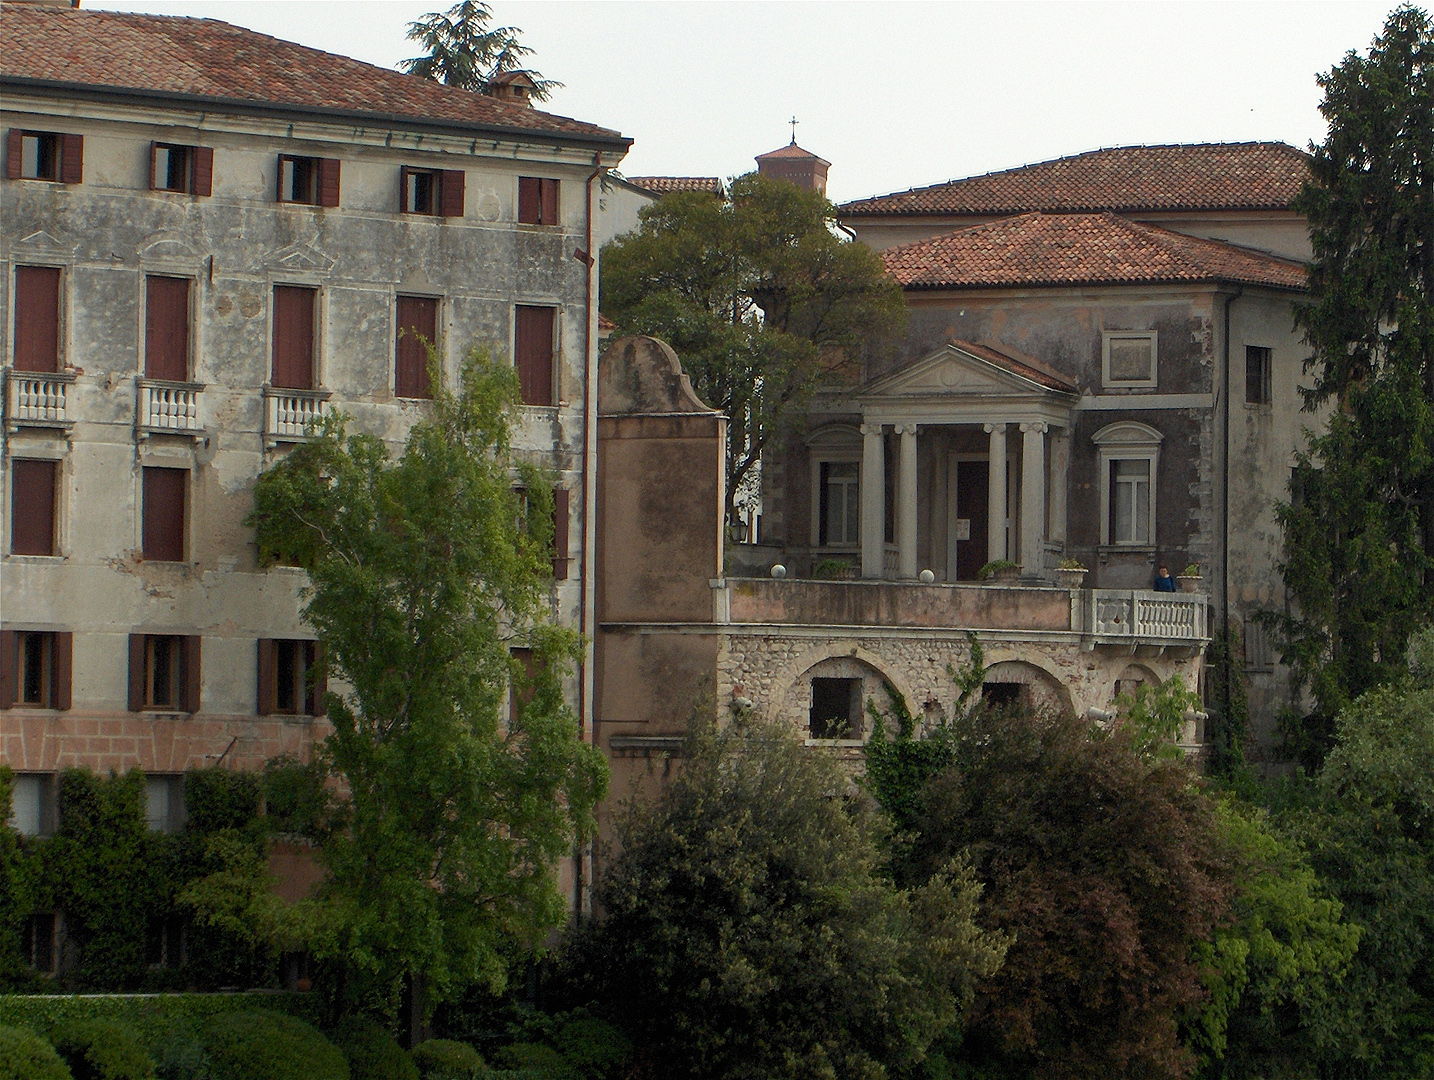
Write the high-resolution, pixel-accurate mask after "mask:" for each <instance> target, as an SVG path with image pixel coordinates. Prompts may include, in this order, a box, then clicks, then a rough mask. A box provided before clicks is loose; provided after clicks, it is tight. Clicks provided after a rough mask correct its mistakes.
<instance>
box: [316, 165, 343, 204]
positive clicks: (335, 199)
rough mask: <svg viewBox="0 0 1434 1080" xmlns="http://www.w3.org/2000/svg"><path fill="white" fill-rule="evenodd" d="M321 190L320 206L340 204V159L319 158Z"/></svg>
mask: <svg viewBox="0 0 1434 1080" xmlns="http://www.w3.org/2000/svg"><path fill="white" fill-rule="evenodd" d="M318 164H319V191H318V202H319V205H320V206H338V204H339V159H338V158H329V157H326V158H319V159H318Z"/></svg>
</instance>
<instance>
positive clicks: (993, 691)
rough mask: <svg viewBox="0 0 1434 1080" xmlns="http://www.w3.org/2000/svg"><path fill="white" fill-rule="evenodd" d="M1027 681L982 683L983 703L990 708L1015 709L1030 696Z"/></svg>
mask: <svg viewBox="0 0 1434 1080" xmlns="http://www.w3.org/2000/svg"><path fill="white" fill-rule="evenodd" d="M1029 696H1030V695H1029V693H1028V692H1027V689H1026V684H1025V683H1018V682H988V683H982V684H981V703H982V704H983V705H985V706H986V708H988V709H1014V708H1017V707H1018V706H1020V705H1022V704H1024V703H1025V702H1026V700H1027V699H1028V697H1029Z"/></svg>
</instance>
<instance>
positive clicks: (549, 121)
mask: <svg viewBox="0 0 1434 1080" xmlns="http://www.w3.org/2000/svg"><path fill="white" fill-rule="evenodd" d="M0 88H3V93H4V103H3V109H2V110H0V129H3V132H4V139H5V148H4V149H5V162H6V176H5V178H4V179H3V180H0V265H2V266H3V269H4V273H3V277H0V319H3V326H4V328H5V335H4V353H3V369H4V370H3V378H4V394H5V397H4V435H3V438H4V443H3V450H4V456H3V469H0V506H3V515H0V522H3V525H0V649H3V654H0V661H3V663H0V676H3V678H0V761H3V762H4V763H5V764H8V765H9V766H10V767H11V768H13V769H14V770H15V771H16V772H17V773H18V774H19V775H20V784H19V786H18V788H17V807H16V813H17V820H19V821H20V822H21V823H22V825H24V826H25V827H27V828H31V829H43V828H44V827H46V825H45V823H46V822H47V821H49V820H52V815H51V812H50V810H49V809H48V806H47V803H46V800H47V798H48V792H49V791H50V790H51V788H52V784H51V781H50V780H49V777H51V776H52V775H53V773H54V771H55V770H57V769H60V768H63V767H66V766H71V765H87V766H90V767H92V768H94V769H97V770H102V771H108V770H110V769H115V770H125V769H129V768H131V767H135V766H139V767H142V768H143V769H144V770H145V771H146V773H147V774H148V775H149V777H150V785H151V800H150V804H151V814H152V816H153V817H154V818H155V821H156V824H158V825H163V824H165V822H166V821H170V822H171V823H172V820H173V818H174V814H173V813H170V814H169V817H166V816H165V815H166V813H167V812H166V810H165V805H166V803H167V802H172V801H173V797H174V796H175V794H176V793H177V791H178V784H177V779H178V777H179V775H180V774H181V773H182V772H183V771H184V770H185V769H187V768H191V767H196V766H202V765H210V764H214V763H216V762H223V763H225V764H226V765H228V766H235V767H241V768H251V767H256V766H258V765H259V764H261V763H262V762H263V761H264V760H266V759H268V758H271V757H274V756H276V755H278V754H281V753H290V754H295V755H298V756H300V757H305V756H306V755H307V754H308V752H309V750H310V748H311V747H312V745H313V743H314V741H315V740H316V739H319V738H321V737H322V736H323V734H324V733H325V730H326V727H325V722H324V720H323V718H322V716H318V715H315V714H316V713H320V712H322V708H321V707H318V706H317V702H319V701H321V700H322V695H321V694H315V693H311V688H310V687H309V686H308V685H307V684H306V681H305V670H306V668H308V667H310V666H311V665H312V664H313V663H314V652H313V643H312V641H311V640H310V639H311V638H312V632H311V631H310V630H309V629H308V628H307V627H305V626H304V625H303V624H302V622H301V620H300V617H299V604H300V596H299V593H300V589H301V588H302V585H303V576H302V574H301V573H300V572H298V571H296V570H292V569H287V568H284V567H273V568H268V569H263V568H260V567H259V566H258V565H257V563H256V551H255V548H254V544H253V537H252V534H251V532H250V531H249V530H248V529H246V528H245V527H244V525H243V519H244V517H245V514H246V513H247V512H248V510H249V509H250V506H251V503H252V486H253V482H254V480H255V478H256V477H257V476H258V474H259V473H260V472H261V471H263V470H264V469H265V468H266V467H268V466H269V465H271V464H272V463H273V462H275V461H276V460H278V459H279V457H281V456H282V455H283V454H284V453H285V452H286V451H287V449H288V448H290V447H292V446H293V445H294V444H295V443H296V442H298V441H301V440H302V439H303V438H304V437H305V435H304V433H305V425H306V423H307V422H308V421H309V420H310V419H311V418H313V417H316V416H320V415H322V414H324V413H327V412H329V411H332V410H335V409H342V410H343V411H345V412H347V413H348V414H350V415H351V416H352V418H353V424H354V426H355V427H357V428H359V429H361V430H364V431H367V432H371V433H374V434H377V435H379V436H381V437H382V438H383V439H385V440H386V441H387V442H388V444H389V445H390V446H392V447H394V448H398V447H399V446H401V444H402V441H403V439H404V438H405V435H406V433H407V431H408V429H409V427H410V426H411V425H412V423H413V422H414V421H415V420H416V419H417V418H419V417H421V416H423V415H424V413H425V409H426V405H425V398H426V397H428V396H429V388H428V386H427V372H426V367H425V359H426V350H425V349H424V348H423V344H422V342H423V341H424V340H427V341H432V342H433V343H434V345H435V346H436V348H437V351H438V354H439V356H440V361H441V366H442V369H443V372H444V373H445V374H446V376H448V377H450V378H451V377H452V376H453V375H454V374H455V373H456V370H457V367H458V364H459V362H460V360H461V358H462V357H463V356H464V355H465V353H466V351H467V350H468V349H469V348H471V347H474V346H478V347H484V348H489V349H491V350H492V351H493V353H494V354H496V355H500V356H509V357H514V358H515V363H516V364H517V365H518V367H519V374H520V378H521V381H522V384H523V394H524V400H525V403H526V404H525V409H524V415H523V419H522V425H521V430H520V431H519V433H518V435H517V440H516V448H517V450H518V451H519V452H520V453H521V454H523V455H526V456H528V457H529V458H531V459H533V460H535V461H538V462H541V463H543V464H545V465H547V466H549V467H551V468H552V469H553V470H554V471H555V472H556V474H557V476H558V478H559V487H560V492H559V499H558V500H557V502H558V507H559V519H558V525H559V536H558V541H557V551H556V553H555V554H556V556H557V559H556V561H555V569H556V580H555V581H554V584H553V587H552V598H551V600H552V606H553V610H554V612H555V614H556V616H557V617H558V618H559V619H560V620H562V621H564V622H566V623H568V624H571V625H574V626H579V627H582V628H584V629H587V628H588V626H589V625H590V620H591V617H592V606H591V605H592V602H593V592H592V574H591V567H590V558H589V557H588V556H589V555H590V552H591V548H592V539H593V537H592V531H591V521H592V516H591V515H590V514H588V513H587V512H586V511H587V508H588V507H590V506H591V504H592V491H591V481H592V479H593V467H592V465H593V457H594V454H595V451H596V446H595V438H594V435H593V428H592V420H593V418H594V416H595V410H596V404H595V398H594V393H595V388H594V386H593V380H592V379H591V378H590V375H591V373H592V372H593V370H595V365H596V348H597V341H596V330H597V312H596V304H595V303H594V299H595V295H596V267H595V256H594V255H592V254H590V253H592V252H595V250H596V244H597V242H598V241H599V239H600V237H601V235H602V224H601V222H600V221H599V220H598V219H597V216H598V214H599V213H600V208H599V207H597V205H596V199H597V196H598V193H599V192H598V181H599V179H600V177H601V175H602V173H603V171H604V170H605V169H606V168H607V167H608V166H610V165H612V164H614V163H616V162H617V161H618V160H620V159H621V158H622V156H623V155H624V154H625V152H626V149H627V146H628V145H629V140H626V139H624V138H623V137H621V136H620V135H618V134H617V133H616V132H613V131H609V130H606V129H604V128H600V127H597V126H595V125H591V124H586V123H581V122H578V121H574V120H569V119H567V118H564V117H558V116H553V115H549V114H547V113H543V112H539V111H538V110H536V109H533V108H531V107H530V106H529V105H528V103H527V102H526V101H525V100H524V99H523V96H522V95H521V94H516V95H510V97H509V98H508V99H504V100H497V99H494V98H489V97H483V96H479V95H475V94H471V93H468V92H466V91H462V90H459V89H456V88H450V87H446V86H441V85H438V84H434V83H428V82H425V81H423V80H419V79H416V78H412V77H409V76H404V75H400V74H397V73H395V72H392V71H386V70H383V69H380V68H376V67H372V66H370V65H367V64H362V63H359V62H357V61H353V60H349V59H346V58H343V57H337V56H333V55H331V54H327V53H322V52H319V51H317V50H311V49H306V48H303V47H301V46H298V45H294V44H292V43H289V42H284V41H279V40H276V39H273V38H269V37H265V36H264V35H260V34H255V33H252V32H250V31H247V30H243V29H240V28H238V27H234V26H230V25H227V24H224V23H220V22H215V21H211V20H200V19H184V18H167V17H159V16H147V15H125V14H116V13H109V12H91V11H72V10H67V9H53V8H41V7H35V6H30V5H26V6H23V7H21V6H12V5H10V4H6V6H5V9H4V17H3V19H0ZM589 673H590V664H589V665H585V666H584V669H583V673H582V674H580V675H579V676H578V677H576V678H575V680H574V683H573V686H572V693H573V697H574V703H575V705H576V706H577V709H578V711H579V712H580V713H581V715H582V716H583V718H584V723H585V724H586V723H587V722H588V721H589V718H590V717H591V685H590V680H589V679H588V678H587V675H588V674H589Z"/></svg>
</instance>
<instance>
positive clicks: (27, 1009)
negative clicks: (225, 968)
mask: <svg viewBox="0 0 1434 1080" xmlns="http://www.w3.org/2000/svg"><path fill="white" fill-rule="evenodd" d="M321 1007H322V1002H321V1001H320V999H319V998H318V996H317V995H314V994H264V993H254V994H153V995H145V996H142V997H133V996H128V995H121V994H92V995H91V994H87V995H85V996H84V997H74V996H65V997H57V996H45V997H42V996H28V995H20V994H0V1025H13V1026H14V1027H26V1028H33V1029H34V1030H36V1031H53V1030H55V1029H56V1028H59V1027H62V1026H66V1025H69V1024H72V1023H76V1022H79V1021H83V1020H108V1021H111V1022H113V1023H117V1024H120V1025H122V1026H124V1027H127V1028H129V1029H130V1030H131V1031H133V1032H134V1033H135V1035H136V1037H137V1038H138V1039H139V1041H140V1043H141V1045H143V1046H147V1047H159V1046H164V1045H166V1044H167V1043H170V1042H173V1041H175V1040H176V1039H177V1038H178V1036H179V1035H181V1034H186V1033H187V1034H189V1035H190V1036H192V1037H193V1038H194V1040H195V1041H198V1037H199V1032H200V1029H201V1027H202V1026H203V1023H204V1021H205V1020H207V1019H209V1018H210V1017H212V1016H216V1015H218V1014H220V1013H228V1012H237V1011H243V1010H246V1009H257V1008H262V1009H267V1010H272V1011H275V1012H283V1013H287V1014H289V1015H290V1016H296V1017H298V1018H299V1019H301V1020H308V1021H309V1022H311V1023H312V1022H313V1021H314V1020H316V1019H317V1015H318V1010H319V1009H320V1008H321Z"/></svg>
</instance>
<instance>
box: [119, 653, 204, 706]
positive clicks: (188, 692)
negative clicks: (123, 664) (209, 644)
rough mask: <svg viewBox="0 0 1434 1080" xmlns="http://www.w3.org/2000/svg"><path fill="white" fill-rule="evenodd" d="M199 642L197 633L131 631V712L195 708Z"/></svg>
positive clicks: (197, 701) (197, 692) (197, 685)
mask: <svg viewBox="0 0 1434 1080" xmlns="http://www.w3.org/2000/svg"><path fill="white" fill-rule="evenodd" d="M199 644H200V639H199V635H197V634H131V635H130V636H129V708H130V712H143V711H144V710H146V709H156V710H162V711H166V712H188V713H193V712H198V711H199V686H200V683H199V677H200V666H199V657H200V648H199Z"/></svg>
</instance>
